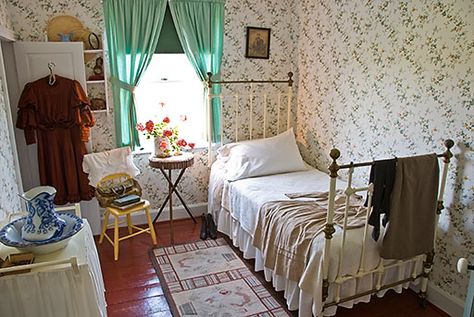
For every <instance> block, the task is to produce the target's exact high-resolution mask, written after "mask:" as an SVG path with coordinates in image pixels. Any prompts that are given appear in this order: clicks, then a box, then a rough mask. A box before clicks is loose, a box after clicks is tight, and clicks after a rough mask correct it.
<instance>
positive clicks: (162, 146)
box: [160, 141, 168, 150]
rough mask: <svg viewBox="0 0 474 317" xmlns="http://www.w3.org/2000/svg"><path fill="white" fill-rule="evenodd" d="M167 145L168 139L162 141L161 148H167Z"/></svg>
mask: <svg viewBox="0 0 474 317" xmlns="http://www.w3.org/2000/svg"><path fill="white" fill-rule="evenodd" d="M167 147H168V143H167V142H166V141H161V142H160V149H162V150H166V148H167Z"/></svg>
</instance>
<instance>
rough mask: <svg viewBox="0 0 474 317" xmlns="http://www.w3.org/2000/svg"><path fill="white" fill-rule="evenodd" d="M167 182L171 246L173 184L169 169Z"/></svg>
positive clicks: (172, 238)
mask: <svg viewBox="0 0 474 317" xmlns="http://www.w3.org/2000/svg"><path fill="white" fill-rule="evenodd" d="M168 174H169V180H168V190H169V193H168V197H169V203H170V239H171V244H174V232H173V182H172V179H171V169H170V170H168Z"/></svg>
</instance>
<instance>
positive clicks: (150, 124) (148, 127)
mask: <svg viewBox="0 0 474 317" xmlns="http://www.w3.org/2000/svg"><path fill="white" fill-rule="evenodd" d="M154 128H155V124H154V123H153V121H151V120H148V121H147V122H146V123H145V130H147V131H148V133H152V132H153V129H154Z"/></svg>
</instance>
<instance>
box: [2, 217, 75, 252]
mask: <svg viewBox="0 0 474 317" xmlns="http://www.w3.org/2000/svg"><path fill="white" fill-rule="evenodd" d="M58 217H59V218H60V219H61V220H63V221H64V222H65V223H66V225H65V226H64V228H63V230H62V232H61V234H60V235H57V236H54V237H52V238H50V239H47V240H41V241H27V240H25V239H23V238H22V235H21V232H22V230H21V229H22V228H23V226H24V224H25V222H26V220H27V217H22V218H19V219H17V220H14V221H12V222H10V223H9V224H7V225H6V226H4V227H3V228H2V230H0V242H1V243H3V244H4V245H6V246H9V247H14V248H18V249H21V250H22V251H26V252H33V253H36V254H46V253H51V252H54V251H57V250H59V249H62V248H64V247H66V245H67V244H68V242H69V240H70V239H71V238H72V237H73V236H74V235H75V234H76V233H78V232H79V231H81V229H82V227H83V226H84V223H83V221H82V219H81V218H79V217H77V216H75V215H73V214H68V213H61V214H58Z"/></svg>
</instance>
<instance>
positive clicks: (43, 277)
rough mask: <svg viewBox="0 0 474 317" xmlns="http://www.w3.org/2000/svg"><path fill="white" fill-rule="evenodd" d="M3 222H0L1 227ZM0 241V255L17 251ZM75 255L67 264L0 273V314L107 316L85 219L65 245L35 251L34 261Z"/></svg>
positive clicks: (55, 316) (49, 316) (97, 265)
mask: <svg viewBox="0 0 474 317" xmlns="http://www.w3.org/2000/svg"><path fill="white" fill-rule="evenodd" d="M3 225H5V223H3V224H2V223H0V227H3ZM20 252H21V251H19V250H18V249H16V248H11V247H7V246H5V245H3V244H1V243H0V257H1V258H6V257H7V255H9V254H13V253H20ZM71 257H75V258H76V259H77V264H78V266H77V270H76V269H74V268H73V267H72V266H71V264H67V265H65V264H61V265H55V266H46V267H41V268H36V269H32V270H31V272H29V273H23V274H17V275H5V276H2V277H0V290H1V295H0V316H16V317H21V316H25V317H26V316H35V317H43V316H44V317H64V316H68V317H75V316H77V317H82V316H91V317H95V316H101V317H105V316H107V310H106V302H105V295H104V292H105V287H104V281H103V278H102V271H101V269H100V262H99V256H98V254H97V249H96V247H95V243H94V238H93V236H92V231H91V228H90V226H89V223H88V222H87V220H85V219H84V227H83V228H82V230H81V231H80V232H78V233H77V234H76V235H75V236H74V237H73V238H72V239H71V240H70V241H69V244H68V245H67V247H66V248H64V249H61V250H58V251H56V252H53V253H50V254H38V255H35V261H34V263H43V262H49V261H61V260H68V259H70V258H71Z"/></svg>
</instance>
